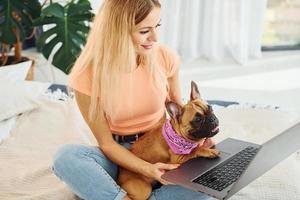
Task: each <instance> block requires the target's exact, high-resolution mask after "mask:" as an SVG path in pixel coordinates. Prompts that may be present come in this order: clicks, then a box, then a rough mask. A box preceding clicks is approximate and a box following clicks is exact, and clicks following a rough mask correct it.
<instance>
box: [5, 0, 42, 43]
mask: <svg viewBox="0 0 300 200" xmlns="http://www.w3.org/2000/svg"><path fill="white" fill-rule="evenodd" d="M0 7H1V11H0V16H1V20H0V27H1V29H0V42H1V43H5V44H10V45H12V44H15V43H16V42H17V36H16V34H17V32H19V33H20V40H21V41H23V40H24V39H25V38H26V36H28V35H30V34H31V31H32V30H33V29H32V25H33V24H32V22H33V19H35V18H36V17H37V16H39V15H40V12H41V4H40V3H39V0H1V1H0ZM13 13H15V14H17V15H18V19H16V18H15V16H14V15H13Z"/></svg>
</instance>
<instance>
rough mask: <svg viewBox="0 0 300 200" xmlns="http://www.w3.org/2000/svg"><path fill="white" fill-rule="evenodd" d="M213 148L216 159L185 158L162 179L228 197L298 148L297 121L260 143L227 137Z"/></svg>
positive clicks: (299, 136)
mask: <svg viewBox="0 0 300 200" xmlns="http://www.w3.org/2000/svg"><path fill="white" fill-rule="evenodd" d="M215 148H216V149H218V150H220V152H221V154H220V157H219V158H216V159H206V158H196V159H192V160H189V161H188V162H186V163H184V164H182V165H181V166H180V167H179V168H177V169H175V170H171V171H168V172H166V173H165V174H164V175H163V176H162V178H163V179H165V180H167V181H169V182H172V183H175V184H177V185H181V186H183V187H187V188H190V189H192V190H195V191H199V192H203V193H205V194H207V195H209V196H212V197H215V198H217V199H228V198H230V197H231V196H232V195H234V194H235V193H236V192H238V191H239V190H241V189H242V188H244V187H245V186H246V185H248V184H249V183H251V182H252V181H253V180H255V179H256V178H258V177H260V176H261V175H263V174H264V173H265V172H267V171H268V170H270V169H271V168H272V167H274V166H275V165H276V164H278V163H279V162H280V161H282V160H284V159H285V158H287V157H288V156H289V155H291V154H292V153H294V152H296V151H297V150H298V149H300V122H299V123H297V124H296V125H294V126H292V127H291V128H289V129H287V130H286V131H284V132H282V133H280V134H279V135H277V136H275V137H273V138H272V139H270V140H269V141H267V142H266V143H264V144H262V145H258V144H253V143H249V142H245V141H241V140H236V139H232V138H228V139H226V140H223V141H222V142H220V143H218V144H217V145H216V147H215Z"/></svg>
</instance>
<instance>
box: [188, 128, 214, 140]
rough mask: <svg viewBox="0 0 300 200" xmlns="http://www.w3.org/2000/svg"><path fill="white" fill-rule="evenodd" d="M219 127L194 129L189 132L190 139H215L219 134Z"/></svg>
mask: <svg viewBox="0 0 300 200" xmlns="http://www.w3.org/2000/svg"><path fill="white" fill-rule="evenodd" d="M219 131H220V129H219V126H218V125H217V126H215V127H213V128H209V129H192V130H190V131H189V134H188V138H189V139H190V140H193V141H199V140H201V139H203V138H208V137H213V136H215V135H216V134H217V133H219Z"/></svg>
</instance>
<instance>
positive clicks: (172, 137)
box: [162, 120, 198, 155]
mask: <svg viewBox="0 0 300 200" xmlns="http://www.w3.org/2000/svg"><path fill="white" fill-rule="evenodd" d="M162 133H163V136H164V138H165V140H166V142H167V143H168V145H169V147H170V148H171V149H172V151H173V152H174V153H175V154H180V155H182V154H189V153H191V152H192V150H193V149H195V148H196V147H197V146H198V143H196V142H190V141H187V140H186V139H185V138H183V137H181V136H179V135H178V134H177V133H176V132H175V131H174V129H173V127H172V125H171V122H170V120H167V121H166V123H165V124H164V125H163V128H162Z"/></svg>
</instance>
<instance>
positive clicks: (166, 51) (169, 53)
mask: <svg viewBox="0 0 300 200" xmlns="http://www.w3.org/2000/svg"><path fill="white" fill-rule="evenodd" d="M158 53H159V55H160V56H162V57H163V58H164V59H175V58H176V59H177V58H178V57H179V56H178V54H177V53H176V51H175V50H173V49H171V48H169V47H167V46H165V45H162V44H159V45H158Z"/></svg>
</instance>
